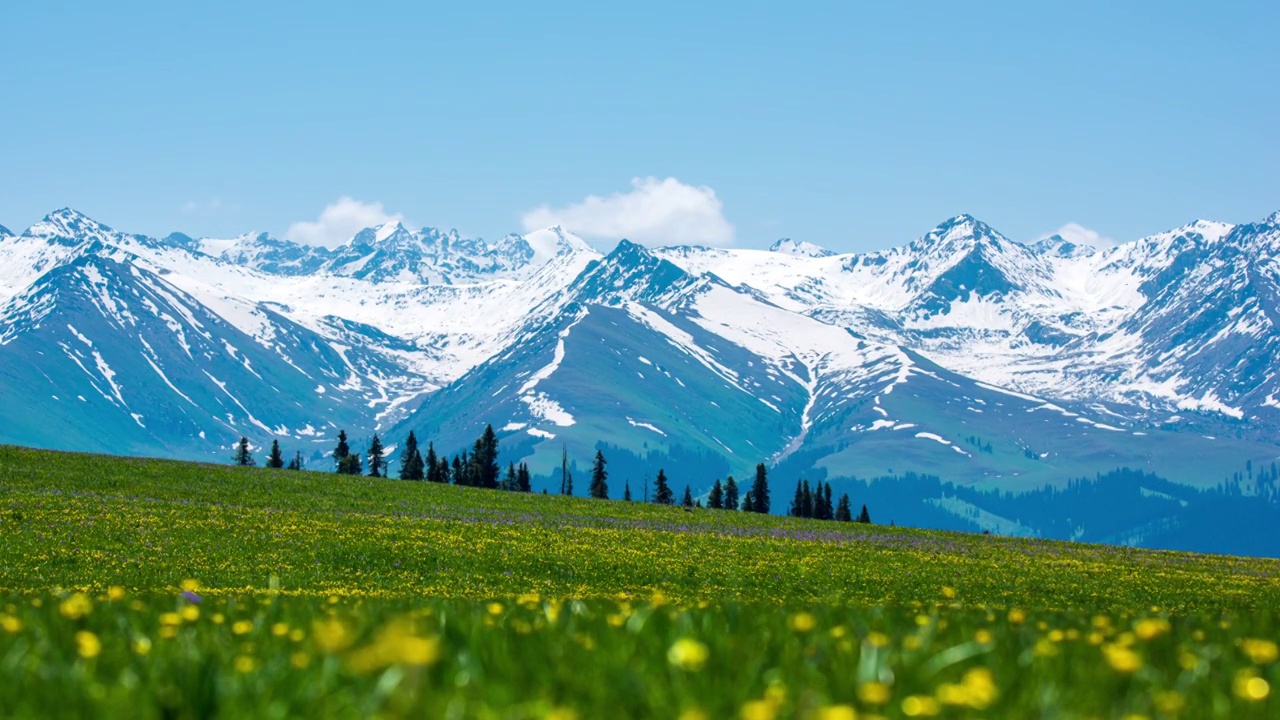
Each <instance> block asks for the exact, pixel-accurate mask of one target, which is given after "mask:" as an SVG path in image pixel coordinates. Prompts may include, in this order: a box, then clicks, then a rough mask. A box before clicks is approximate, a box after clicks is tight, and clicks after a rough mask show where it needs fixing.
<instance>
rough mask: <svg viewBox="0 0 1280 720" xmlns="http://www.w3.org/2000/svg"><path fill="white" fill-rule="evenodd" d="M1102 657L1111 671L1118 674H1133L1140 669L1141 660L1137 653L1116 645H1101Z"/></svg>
mask: <svg viewBox="0 0 1280 720" xmlns="http://www.w3.org/2000/svg"><path fill="white" fill-rule="evenodd" d="M1102 655H1103V656H1104V657H1105V658H1106V659H1107V664H1108V665H1110V666H1111V669H1112V670H1115V671H1116V672H1119V673H1131V672H1135V671H1137V670H1138V668H1140V667H1142V658H1141V657H1139V655H1138V653H1136V652H1134V651H1133V650H1130V649H1129V648H1127V647H1125V646H1124V645H1121V644H1118V643H1111V644H1108V645H1103V646H1102Z"/></svg>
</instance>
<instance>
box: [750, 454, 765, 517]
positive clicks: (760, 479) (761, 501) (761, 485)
mask: <svg viewBox="0 0 1280 720" xmlns="http://www.w3.org/2000/svg"><path fill="white" fill-rule="evenodd" d="M751 511H752V512H757V513H760V514H762V515H767V514H768V513H769V471H768V469H767V468H765V466H764V463H760V464H759V465H756V481H755V483H753V484H752V485H751Z"/></svg>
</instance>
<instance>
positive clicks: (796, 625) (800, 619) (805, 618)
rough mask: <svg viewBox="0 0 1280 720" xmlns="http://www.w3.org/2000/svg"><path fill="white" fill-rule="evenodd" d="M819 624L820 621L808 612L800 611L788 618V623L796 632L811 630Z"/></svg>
mask: <svg viewBox="0 0 1280 720" xmlns="http://www.w3.org/2000/svg"><path fill="white" fill-rule="evenodd" d="M817 624H818V621H817V620H815V619H814V617H813V615H811V614H809V613H807V612H798V613H796V614H795V615H792V616H791V617H789V618H787V625H788V626H789V627H790V628H791V629H792V630H794V631H796V632H809V631H810V630H812V629H813V628H814V626H816V625H817Z"/></svg>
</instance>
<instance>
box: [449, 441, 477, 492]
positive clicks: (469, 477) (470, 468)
mask: <svg viewBox="0 0 1280 720" xmlns="http://www.w3.org/2000/svg"><path fill="white" fill-rule="evenodd" d="M475 470H476V464H475V462H474V461H472V459H471V455H469V454H468V453H467V451H466V450H463V451H462V469H461V470H460V471H459V472H458V473H457V476H458V479H457V480H454V482H456V483H457V484H459V485H466V486H468V487H469V486H472V485H474V484H475V477H476V475H475Z"/></svg>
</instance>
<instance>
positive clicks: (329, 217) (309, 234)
mask: <svg viewBox="0 0 1280 720" xmlns="http://www.w3.org/2000/svg"><path fill="white" fill-rule="evenodd" d="M403 220H404V216H403V215H400V214H399V213H396V214H394V215H390V214H388V213H387V211H386V210H384V209H383V207H382V203H380V202H374V203H366V202H360V201H359V200H356V199H354V198H350V197H347V196H345V195H344V196H342V197H340V198H338V199H337V201H336V202H333V203H331V204H330V205H328V206H327V207H325V209H324V210H323V211H322V212H321V213H320V217H319V219H317V220H315V221H314V222H312V221H306V220H304V221H302V222H296V223H294V224H292V225H290V226H289V229H288V230H287V231H285V234H284V236H285V237H286V238H288V239H290V240H292V241H294V242H297V243H302V244H304V245H318V246H320V247H327V248H333V247H337V246H339V245H341V244H342V243H344V242H346V241H348V240H350V239H351V236H353V235H355V234H356V233H358V232H360V231H361V230H363V229H365V228H367V227H373V226H375V225H381V224H383V223H389V222H400V221H403Z"/></svg>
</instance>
